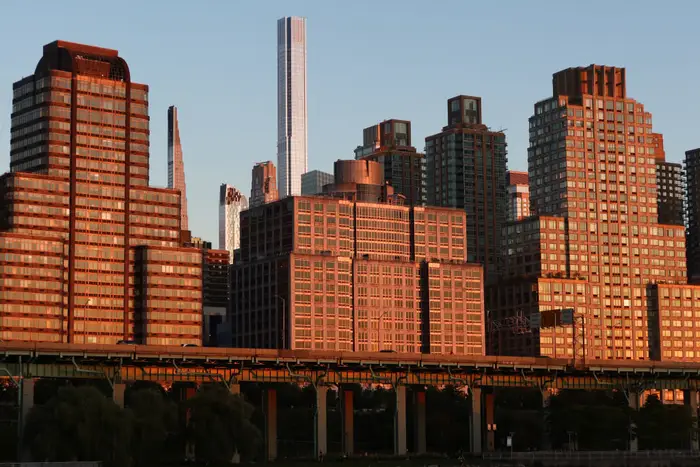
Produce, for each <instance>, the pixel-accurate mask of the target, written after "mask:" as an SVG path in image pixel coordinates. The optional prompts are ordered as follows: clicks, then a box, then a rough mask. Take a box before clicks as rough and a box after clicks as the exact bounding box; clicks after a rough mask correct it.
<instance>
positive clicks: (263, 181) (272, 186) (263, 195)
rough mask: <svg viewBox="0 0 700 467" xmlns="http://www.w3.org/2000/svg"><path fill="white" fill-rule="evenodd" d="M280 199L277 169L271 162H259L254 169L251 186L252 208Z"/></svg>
mask: <svg viewBox="0 0 700 467" xmlns="http://www.w3.org/2000/svg"><path fill="white" fill-rule="evenodd" d="M278 199H279V192H278V191H277V169H276V168H275V164H273V163H272V162H270V161H267V162H258V163H257V164H255V166H254V167H253V177H252V183H251V185H250V200H249V205H250V207H251V208H253V207H255V206H260V205H262V204H266V203H271V202H273V201H277V200H278Z"/></svg>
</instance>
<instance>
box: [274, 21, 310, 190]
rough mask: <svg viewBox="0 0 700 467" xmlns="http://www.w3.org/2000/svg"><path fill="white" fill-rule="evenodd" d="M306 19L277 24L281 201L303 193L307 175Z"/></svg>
mask: <svg viewBox="0 0 700 467" xmlns="http://www.w3.org/2000/svg"><path fill="white" fill-rule="evenodd" d="M306 141H307V132H306V18H299V17H295V16H292V17H284V18H281V19H279V20H278V21H277V168H278V170H279V177H278V179H277V180H278V187H279V194H280V197H282V198H283V197H285V196H289V195H298V194H300V193H301V175H302V174H305V173H306V169H307V163H308V154H307V151H306V147H307V144H306Z"/></svg>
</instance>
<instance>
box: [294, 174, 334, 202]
mask: <svg viewBox="0 0 700 467" xmlns="http://www.w3.org/2000/svg"><path fill="white" fill-rule="evenodd" d="M333 180H334V178H333V174H329V173H328V172H321V171H320V170H312V171H311V172H306V173H305V174H304V175H302V176H301V194H302V195H305V196H306V195H318V194H321V193H323V187H324V186H326V185H328V184H331V183H333Z"/></svg>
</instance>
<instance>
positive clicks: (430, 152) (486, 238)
mask: <svg viewBox="0 0 700 467" xmlns="http://www.w3.org/2000/svg"><path fill="white" fill-rule="evenodd" d="M447 122H448V125H447V126H446V127H444V128H443V129H442V131H441V132H440V133H438V134H436V135H433V136H428V137H427V138H426V139H425V151H426V153H425V154H426V160H427V172H426V173H427V177H426V179H427V183H428V190H427V191H428V205H429V206H447V207H451V208H459V209H464V210H465V212H466V213H467V226H468V227H467V250H468V252H469V262H470V263H473V262H476V263H481V264H483V265H484V276H485V277H486V279H487V281H489V280H495V279H497V278H498V273H499V263H500V256H501V248H502V242H501V230H502V226H503V224H504V222H505V219H506V213H507V209H508V201H507V190H506V183H507V180H506V164H507V162H508V160H507V157H506V154H507V153H506V136H505V134H503V133H502V132H499V131H491V130H490V129H489V128H488V127H487V126H486V125H484V124H483V123H482V119H481V98H480V97H471V96H457V97H453V98H452V99H449V100H448V101H447Z"/></svg>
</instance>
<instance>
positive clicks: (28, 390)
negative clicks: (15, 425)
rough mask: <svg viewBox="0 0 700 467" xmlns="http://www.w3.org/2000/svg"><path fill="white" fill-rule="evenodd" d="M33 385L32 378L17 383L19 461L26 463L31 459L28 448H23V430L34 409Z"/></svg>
mask: <svg viewBox="0 0 700 467" xmlns="http://www.w3.org/2000/svg"><path fill="white" fill-rule="evenodd" d="M34 384H35V380H34V379H32V378H22V379H21V380H20V382H19V389H18V391H19V397H20V400H19V406H20V407H19V410H20V422H19V433H18V435H17V436H18V439H19V444H20V446H19V447H18V450H17V451H18V455H19V456H20V459H19V460H22V461H28V460H30V459H31V453H30V451H29V448H28V446H25V445H24V443H23V441H24V429H25V428H26V426H27V417H28V415H29V412H30V411H31V410H32V408H33V407H34Z"/></svg>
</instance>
